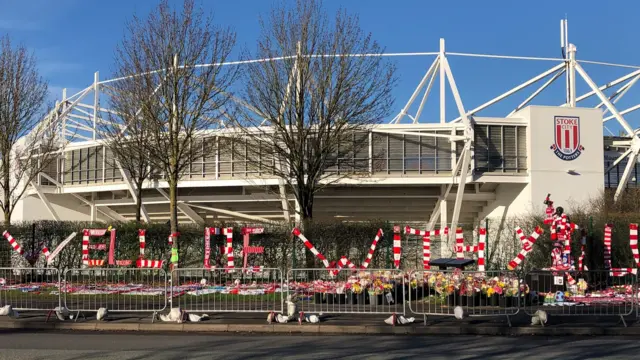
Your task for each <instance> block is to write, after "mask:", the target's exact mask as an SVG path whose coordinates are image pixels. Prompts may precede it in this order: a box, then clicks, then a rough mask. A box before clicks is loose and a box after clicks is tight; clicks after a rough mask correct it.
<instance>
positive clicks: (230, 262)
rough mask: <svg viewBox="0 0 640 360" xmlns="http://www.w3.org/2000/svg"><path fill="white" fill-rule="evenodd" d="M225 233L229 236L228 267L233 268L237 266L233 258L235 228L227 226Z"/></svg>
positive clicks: (227, 248)
mask: <svg viewBox="0 0 640 360" xmlns="http://www.w3.org/2000/svg"><path fill="white" fill-rule="evenodd" d="M223 233H224V235H226V236H227V246H226V248H225V252H226V254H227V269H233V268H234V267H235V264H234V258H233V228H225V229H224V230H223Z"/></svg>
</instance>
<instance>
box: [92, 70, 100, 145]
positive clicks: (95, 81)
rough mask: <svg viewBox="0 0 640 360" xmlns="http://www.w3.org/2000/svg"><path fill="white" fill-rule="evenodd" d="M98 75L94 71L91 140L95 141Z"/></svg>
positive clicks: (98, 97) (98, 91)
mask: <svg viewBox="0 0 640 360" xmlns="http://www.w3.org/2000/svg"><path fill="white" fill-rule="evenodd" d="M99 77H100V74H99V72H98V71H96V72H95V73H94V74H93V140H95V139H96V134H97V132H98V129H97V127H96V126H97V123H98V121H97V119H98V113H99V111H98V109H100V90H99V89H98V82H99V81H100V80H99Z"/></svg>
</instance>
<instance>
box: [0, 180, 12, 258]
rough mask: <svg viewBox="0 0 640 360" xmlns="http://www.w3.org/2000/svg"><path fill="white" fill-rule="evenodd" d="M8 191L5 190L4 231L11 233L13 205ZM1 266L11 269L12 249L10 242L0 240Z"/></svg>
mask: <svg viewBox="0 0 640 360" xmlns="http://www.w3.org/2000/svg"><path fill="white" fill-rule="evenodd" d="M7 193H8V191H7V190H5V201H4V207H3V209H2V211H3V212H4V230H3V231H5V230H6V231H9V226H10V225H11V211H9V209H11V203H10V198H9V197H8V195H7ZM0 266H1V267H11V247H10V246H9V242H8V241H4V240H0Z"/></svg>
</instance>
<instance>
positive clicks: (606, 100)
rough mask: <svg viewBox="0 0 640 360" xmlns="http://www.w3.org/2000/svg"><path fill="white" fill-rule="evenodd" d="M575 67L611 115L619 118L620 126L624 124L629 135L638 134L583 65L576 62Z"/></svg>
mask: <svg viewBox="0 0 640 360" xmlns="http://www.w3.org/2000/svg"><path fill="white" fill-rule="evenodd" d="M575 68H576V71H578V73H579V74H580V76H582V78H583V79H584V81H585V82H586V83H587V84H588V85H589V86H590V87H591V89H592V90H593V92H595V94H596V95H598V97H599V98H600V101H602V102H603V103H604V105H605V106H606V107H607V109H609V112H611V115H612V116H614V117H615V118H616V120H618V122H619V123H620V126H622V127H623V128H624V130H625V131H626V132H627V135H629V136H632V137H635V136H636V135H635V133H634V131H633V129H632V128H631V126H629V123H627V121H626V120H625V119H624V118H623V117H622V115H621V114H620V113H619V112H618V110H617V109H616V107H615V106H614V105H613V104H612V103H611V101H609V98H607V96H606V95H605V94H604V93H603V92H602V90H600V89H599V88H598V85H596V83H595V82H594V81H593V80H591V78H590V77H589V75H588V74H587V72H586V71H584V69H583V68H582V66H581V65H580V64H578V63H576V66H575Z"/></svg>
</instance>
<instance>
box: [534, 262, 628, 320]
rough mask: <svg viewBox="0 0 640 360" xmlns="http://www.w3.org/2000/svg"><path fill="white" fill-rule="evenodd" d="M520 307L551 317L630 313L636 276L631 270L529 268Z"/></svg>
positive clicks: (622, 316)
mask: <svg viewBox="0 0 640 360" xmlns="http://www.w3.org/2000/svg"><path fill="white" fill-rule="evenodd" d="M524 284H525V285H526V286H527V288H528V290H529V296H528V297H526V298H525V300H526V301H525V302H524V304H523V306H522V307H523V309H524V311H525V313H526V314H527V315H532V316H533V315H534V314H535V313H536V311H538V310H543V311H545V312H546V313H548V314H549V315H551V316H619V317H620V318H621V320H622V321H623V323H625V325H626V322H624V317H625V316H629V315H632V314H633V312H634V310H636V307H637V305H638V303H637V296H638V277H637V276H636V275H634V274H631V273H626V272H619V271H609V270H597V271H581V272H578V271H555V270H548V271H543V270H540V271H530V272H528V273H527V274H526V275H525V278H524Z"/></svg>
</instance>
